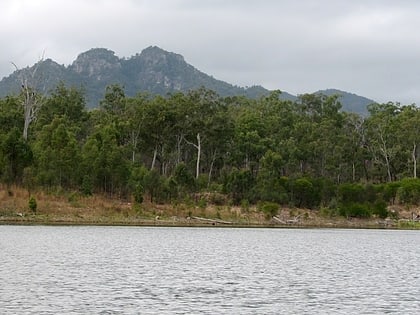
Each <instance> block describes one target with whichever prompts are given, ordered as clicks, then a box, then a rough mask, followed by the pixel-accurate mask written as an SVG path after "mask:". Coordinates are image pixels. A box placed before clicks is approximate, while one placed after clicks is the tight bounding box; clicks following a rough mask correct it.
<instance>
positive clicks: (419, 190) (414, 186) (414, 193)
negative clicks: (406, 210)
mask: <svg viewBox="0 0 420 315" xmlns="http://www.w3.org/2000/svg"><path fill="white" fill-rule="evenodd" d="M397 195H398V198H399V199H400V201H401V202H402V203H407V204H419V202H420V179H418V178H404V179H403V180H401V182H400V187H399V188H398V191H397Z"/></svg>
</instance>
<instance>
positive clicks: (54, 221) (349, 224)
mask: <svg viewBox="0 0 420 315" xmlns="http://www.w3.org/2000/svg"><path fill="white" fill-rule="evenodd" d="M403 223H404V224H400V222H398V221H396V222H392V223H387V224H385V223H384V222H383V221H378V220H360V219H356V220H344V219H338V220H328V221H325V222H317V223H310V222H299V223H291V224H279V223H275V222H273V221H264V222H249V223H245V222H229V223H220V222H213V220H212V219H209V222H203V221H200V220H196V219H187V218H172V219H147V218H126V219H125V220H121V219H113V218H104V217H98V218H95V219H85V220H80V218H79V219H74V218H72V219H70V218H58V217H47V218H46V217H43V216H37V215H30V216H24V217H11V216H6V217H5V216H3V217H0V225H13V226H19V225H20V226H31V225H42V226H121V227H125V226H126V227H197V228H202V227H214V228H274V229H370V230H420V224H418V222H410V221H404V222H403Z"/></svg>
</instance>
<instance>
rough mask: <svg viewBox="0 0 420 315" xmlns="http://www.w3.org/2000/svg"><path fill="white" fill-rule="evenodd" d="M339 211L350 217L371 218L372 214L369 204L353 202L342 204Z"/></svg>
mask: <svg viewBox="0 0 420 315" xmlns="http://www.w3.org/2000/svg"><path fill="white" fill-rule="evenodd" d="M339 213H340V215H341V216H344V217H348V218H349V217H353V218H370V217H371V215H372V212H371V210H370V208H369V205H368V204H364V203H353V202H351V203H345V204H342V205H341V206H340V208H339Z"/></svg>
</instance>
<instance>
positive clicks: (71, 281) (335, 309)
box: [0, 226, 420, 314]
mask: <svg viewBox="0 0 420 315" xmlns="http://www.w3.org/2000/svg"><path fill="white" fill-rule="evenodd" d="M419 243H420V233H419V232H416V231H385V230H372V231H368V230H289V229H221V228H209V229H206V228H144V227H138V228H137V227H136V228H134V227H45V226H0V262H1V264H0V310H1V311H0V312H1V314H304V313H307V314H328V313H332V314H383V313H398V314H417V312H418V310H419V309H420V278H419V268H418V263H419V262H420V249H419V246H418V244H419Z"/></svg>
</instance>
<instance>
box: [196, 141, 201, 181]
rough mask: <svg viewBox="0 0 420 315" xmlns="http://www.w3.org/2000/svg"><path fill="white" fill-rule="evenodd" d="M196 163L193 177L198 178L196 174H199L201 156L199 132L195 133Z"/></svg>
mask: <svg viewBox="0 0 420 315" xmlns="http://www.w3.org/2000/svg"><path fill="white" fill-rule="evenodd" d="M196 148H197V165H196V173H195V178H198V176H199V175H200V158H201V139H200V134H199V133H197V146H196Z"/></svg>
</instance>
